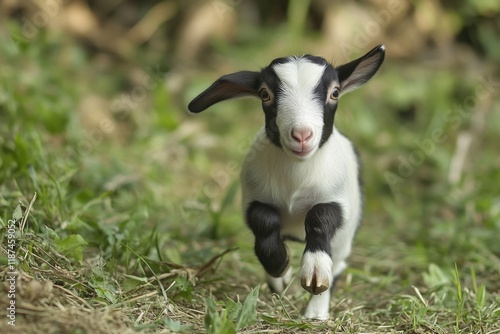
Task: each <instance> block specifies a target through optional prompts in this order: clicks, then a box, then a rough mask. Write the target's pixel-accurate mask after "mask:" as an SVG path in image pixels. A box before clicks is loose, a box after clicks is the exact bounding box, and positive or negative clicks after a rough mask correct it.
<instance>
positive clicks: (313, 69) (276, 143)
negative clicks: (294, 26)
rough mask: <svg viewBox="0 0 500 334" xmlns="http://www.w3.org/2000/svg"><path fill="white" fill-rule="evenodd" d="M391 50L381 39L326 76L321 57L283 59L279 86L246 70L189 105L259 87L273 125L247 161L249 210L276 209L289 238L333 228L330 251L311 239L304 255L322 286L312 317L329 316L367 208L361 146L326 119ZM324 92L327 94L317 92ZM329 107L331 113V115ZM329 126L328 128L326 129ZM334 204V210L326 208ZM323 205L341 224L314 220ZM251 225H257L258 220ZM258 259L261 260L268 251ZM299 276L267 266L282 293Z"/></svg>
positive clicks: (277, 67) (312, 278) (198, 107)
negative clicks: (334, 289)
mask: <svg viewBox="0 0 500 334" xmlns="http://www.w3.org/2000/svg"><path fill="white" fill-rule="evenodd" d="M384 52H385V49H384V47H383V46H382V45H379V46H377V47H376V48H374V49H373V50H371V51H370V52H369V53H367V54H366V55H365V56H363V57H362V58H359V59H357V60H355V61H352V62H350V63H348V64H345V65H342V66H340V67H337V68H335V69H333V70H334V71H336V73H337V74H338V75H337V74H334V75H332V72H329V73H326V76H325V78H323V75H324V74H325V73H324V72H325V69H328V71H331V70H332V68H331V67H330V65H327V64H326V63H325V62H322V61H318V57H316V58H314V57H307V56H306V57H290V58H288V59H286V60H285V61H281V60H282V59H277V60H276V62H275V63H273V65H272V70H273V71H274V73H275V74H276V76H277V77H278V78H279V83H278V87H277V89H278V90H277V91H276V90H275V91H272V90H271V89H270V88H271V87H269V86H268V83H270V84H271V85H276V83H275V82H273V81H272V80H270V81H269V82H266V81H265V80H263V81H261V82H260V88H259V87H254V86H252V83H253V82H255V80H256V78H257V77H256V75H259V72H250V71H241V72H237V73H234V74H230V75H227V76H224V77H221V78H220V79H219V80H218V81H216V82H215V83H214V84H213V85H212V86H210V87H209V88H208V89H207V90H206V91H205V92H203V93H202V94H200V95H199V96H198V97H197V98H195V99H194V100H193V101H192V102H191V103H190V105H189V109H190V111H192V112H195V113H198V112H201V111H203V110H204V109H206V108H207V107H209V106H210V105H212V104H214V103H217V102H219V101H221V100H225V99H228V98H232V97H237V96H241V95H257V96H258V95H259V94H260V96H261V98H262V101H263V107H264V112H265V113H266V125H265V126H264V127H263V128H262V129H261V130H260V131H259V133H258V134H257V138H256V139H255V141H254V143H253V145H252V147H251V149H250V151H249V153H248V154H247V156H246V158H245V162H244V165H243V168H242V174H241V181H242V182H241V183H242V190H243V192H242V193H243V203H242V204H243V211H244V212H247V210H250V209H249V208H250V206H251V204H252V203H257V204H258V205H261V206H263V207H266V206H267V207H269V206H270V207H272V208H274V209H275V210H277V212H278V214H279V228H280V233H281V236H282V237H293V238H295V239H299V240H305V239H306V231H305V226H306V225H307V227H308V228H309V229H310V230H309V232H308V233H311V236H313V237H314V235H316V236H317V235H321V234H322V233H328V235H331V234H330V233H332V234H333V237H331V240H330V249H329V250H328V251H329V252H330V253H331V256H330V255H328V253H327V251H325V246H324V245H322V246H320V247H318V244H315V241H314V239H310V241H308V243H307V245H306V251H305V253H304V255H303V257H302V264H301V268H300V271H299V278H300V280H301V283H302V286H303V287H304V288H305V289H306V290H308V291H310V292H311V293H315V295H313V296H312V297H311V299H310V301H309V304H308V306H307V308H306V311H305V316H306V317H307V318H314V319H321V320H324V319H327V318H328V316H329V304H330V294H331V291H330V289H331V286H332V284H333V280H334V279H335V277H337V276H338V275H339V274H340V273H341V272H342V271H343V270H344V269H345V268H346V266H347V264H346V259H347V257H348V256H349V254H350V252H351V243H352V240H353V237H354V233H355V231H356V229H357V226H358V224H359V221H360V219H361V214H362V213H361V209H362V194H361V188H360V184H359V168H360V167H359V163H358V158H357V156H356V153H355V149H354V147H353V145H352V143H351V142H350V141H349V140H348V139H347V138H346V137H345V136H343V135H342V134H341V133H340V132H339V131H337V129H336V128H335V127H333V132H331V134H330V129H331V127H330V126H331V124H327V125H325V124H324V122H325V120H328V121H329V122H331V121H333V113H332V112H333V111H334V110H335V109H336V105H334V104H335V103H337V99H338V97H339V94H332V92H333V91H334V90H336V89H339V88H340V96H341V95H343V94H345V93H346V92H349V91H351V90H354V89H355V88H357V87H358V86H360V85H361V84H363V83H365V82H366V81H368V80H369V79H370V78H371V76H373V74H374V73H375V72H376V71H377V70H378V68H379V66H380V65H381V64H382V61H383V59H384ZM261 73H263V72H261ZM336 77H337V78H339V80H341V81H342V82H338V81H333V82H327V83H326V84H327V85H328V86H325V82H323V81H322V80H323V79H327V80H335V78H336ZM261 79H262V77H261ZM272 88H273V89H275V88H276V87H274V86H273V87H272ZM325 91H326V96H318V94H324V93H325ZM262 92H264V95H262ZM330 94H332V95H330ZM321 99H325V100H323V101H321ZM325 104H326V106H325ZM326 109H328V112H330V113H329V114H325V110H326ZM325 115H326V116H325ZM273 117H275V118H273ZM274 127H277V129H276V128H274ZM266 131H267V132H266ZM323 131H327V132H326V133H325V134H323ZM277 134H279V138H277V137H276V136H277ZM329 134H330V135H329ZM270 138H271V139H270ZM259 202H260V203H259ZM320 204H321V206H317V207H316V205H320ZM252 205H253V204H252ZM327 206H328V208H330V209H326V207H327ZM312 208H314V209H313V212H312V215H313V216H311V217H309V216H308V219H311V220H308V222H307V223H305V219H306V216H307V214H308V212H310V210H311V209H312ZM323 209H325V210H332V211H331V214H332V215H333V216H325V217H326V218H327V219H334V220H335V219H339V218H340V219H341V220H342V221H341V222H338V221H332V222H331V223H332V224H334V225H332V226H326V230H325V231H321V229H322V227H318V226H315V225H314V224H316V223H321V224H324V223H323V222H321V221H315V219H320V218H319V216H318V218H315V216H314V215H316V214H318V215H322V213H320V212H322V211H321V210H323ZM252 210H254V209H253V208H252ZM316 210H319V211H316ZM252 212H254V211H252ZM338 212H340V213H338ZM273 215H274V212H273V213H272V214H271V216H272V217H271V218H272V219H274V222H276V220H275V219H276V217H275V216H273ZM325 217H323V218H325ZM332 217H333V218H332ZM247 223H249V225H250V227H251V228H252V229H254V233H255V230H257V231H258V230H259V221H258V220H257V221H255V220H251V221H248V222H247ZM252 224H257V227H256V225H252ZM262 224H265V223H262ZM273 224H274V223H273ZM262 226H263V227H264V228H266V227H265V225H262ZM316 229H317V230H316ZM259 233H260V232H259ZM256 238H257V234H256ZM256 240H257V239H256ZM257 245H258V244H257V241H256V247H257ZM259 247H260V246H259ZM281 247H283V246H282V245H281ZM281 249H282V248H281ZM256 253H257V248H256ZM257 255H258V254H257ZM258 256H259V255H258ZM271 256H273V254H271ZM280 256H281V257H282V256H283V252H281V254H280ZM259 259H260V260H261V262H262V258H259ZM280 261H281V260H280ZM263 264H264V263H263ZM286 264H287V263H283V265H286ZM268 265H269V263H268ZM292 275H293V272H292V269H291V267H288V269H286V270H284V272H283V273H282V274H281V277H273V276H271V275H270V274H267V273H266V280H267V282H268V284H269V286H270V287H271V288H272V289H273V290H275V291H276V292H278V293H280V292H283V291H284V289H285V288H286V286H287V285H288V284H289V282H290V281H291V278H292ZM325 289H326V290H325ZM320 292H321V293H320Z"/></svg>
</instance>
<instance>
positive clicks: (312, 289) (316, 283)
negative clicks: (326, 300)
mask: <svg viewBox="0 0 500 334" xmlns="http://www.w3.org/2000/svg"><path fill="white" fill-rule="evenodd" d="M300 284H301V285H302V287H303V288H304V289H305V290H306V291H308V292H309V293H312V294H313V295H319V294H320V293H323V292H325V291H326V290H328V288H329V287H330V282H329V281H328V280H327V279H323V280H318V279H317V277H316V275H315V274H314V275H313V276H312V277H310V278H309V279H307V278H306V277H302V279H301V281H300Z"/></svg>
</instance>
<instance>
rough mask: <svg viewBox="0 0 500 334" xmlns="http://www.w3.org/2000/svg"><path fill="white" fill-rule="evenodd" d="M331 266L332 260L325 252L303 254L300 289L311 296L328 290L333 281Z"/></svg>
mask: <svg viewBox="0 0 500 334" xmlns="http://www.w3.org/2000/svg"><path fill="white" fill-rule="evenodd" d="M332 264H333V263H332V259H331V258H330V256H329V255H328V254H326V253H325V252H321V251H320V252H315V253H312V252H305V253H304V256H303V257H302V267H301V269H300V283H301V285H302V287H303V288H304V289H305V290H307V291H309V292H310V293H312V294H313V295H318V294H320V293H323V292H325V291H326V290H328V288H329V287H330V284H331V282H332V279H333V275H332Z"/></svg>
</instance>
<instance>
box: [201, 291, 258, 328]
mask: <svg viewBox="0 0 500 334" xmlns="http://www.w3.org/2000/svg"><path fill="white" fill-rule="evenodd" d="M258 298H259V289H258V288H254V289H252V291H251V292H250V293H249V294H248V295H247V297H246V299H245V301H244V302H243V304H241V303H240V302H239V301H236V302H235V301H233V300H231V299H228V300H227V301H226V303H225V305H223V306H222V309H221V310H220V311H219V308H220V305H218V304H217V303H216V302H215V301H214V300H213V299H210V298H207V299H206V300H205V305H206V314H205V328H206V330H207V333H210V334H233V333H236V332H237V331H238V330H240V329H243V328H245V327H247V326H250V325H253V324H254V323H255V322H256V321H257V311H256V306H257V300H258Z"/></svg>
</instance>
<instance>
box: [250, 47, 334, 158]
mask: <svg viewBox="0 0 500 334" xmlns="http://www.w3.org/2000/svg"><path fill="white" fill-rule="evenodd" d="M260 82H261V83H260V86H259V89H258V92H259V95H260V98H261V99H262V108H263V110H264V113H265V119H266V134H267V136H268V137H269V139H270V140H271V142H272V143H273V144H275V145H276V146H278V147H280V148H282V149H283V150H284V151H285V152H286V153H287V154H290V155H291V156H294V157H296V158H298V159H307V158H308V157H310V156H312V155H313V154H314V153H315V152H316V150H317V149H318V148H320V147H321V146H322V145H323V144H324V143H325V142H326V141H327V140H328V138H329V137H330V135H331V133H332V130H333V119H334V115H335V110H336V109H337V101H338V98H339V96H340V83H339V80H338V75H337V71H336V70H335V69H334V68H333V66H331V65H330V64H328V63H327V62H326V61H325V60H324V59H323V58H319V57H313V56H309V55H306V56H303V57H287V58H279V59H276V60H274V61H273V62H272V63H271V64H270V65H269V66H268V67H266V68H264V69H263V70H262V71H261V72H260Z"/></svg>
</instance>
